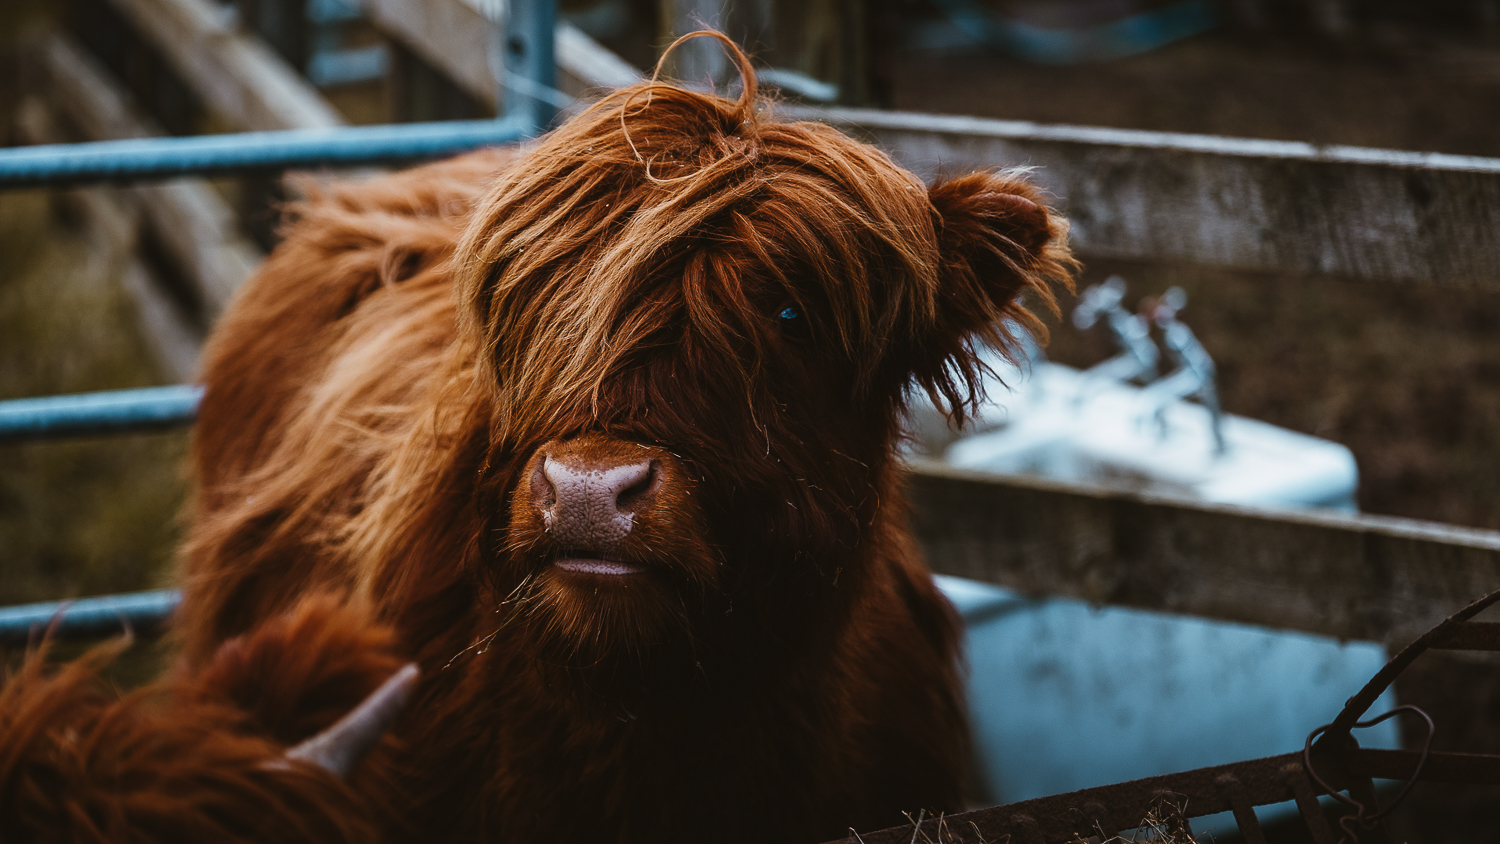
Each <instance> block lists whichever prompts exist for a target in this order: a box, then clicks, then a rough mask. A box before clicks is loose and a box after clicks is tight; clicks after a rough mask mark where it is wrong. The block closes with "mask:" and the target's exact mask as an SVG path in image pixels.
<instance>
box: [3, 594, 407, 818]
mask: <svg viewBox="0 0 1500 844" xmlns="http://www.w3.org/2000/svg"><path fill="white" fill-rule="evenodd" d="M49 644H50V643H48V642H45V641H44V642H43V644H42V645H41V646H40V647H38V648H36V649H35V650H33V651H32V652H30V653H28V654H27V656H26V658H25V661H24V662H23V663H22V664H21V666H20V667H19V669H18V670H16V671H15V672H13V673H12V674H11V675H10V676H9V677H8V678H7V680H6V682H5V685H4V687H3V689H0V838H3V839H4V840H6V841H33V840H35V841H55V842H67V843H68V844H86V843H87V844H94V843H95V842H98V844H104V842H109V843H110V844H120V842H126V843H127V844H133V842H143V843H144V842H182V843H183V844H188V842H207V841H212V842H220V843H221V844H233V842H267V841H278V842H307V844H313V843H314V842H317V844H332V843H333V842H378V841H380V840H382V834H383V833H382V830H383V829H385V828H387V827H386V824H387V823H388V822H387V821H386V820H384V819H382V813H381V812H379V811H376V807H372V806H370V805H367V801H366V800H364V799H363V798H362V797H361V796H360V794H359V793H358V792H357V791H356V790H355V789H354V788H352V787H351V786H350V785H348V784H346V783H344V782H343V781H342V780H340V779H338V778H337V777H335V776H333V775H332V774H330V773H328V772H327V771H324V770H323V769H321V768H318V767H316V766H313V765H310V764H307V763H304V762H299V761H291V760H288V759H286V758H285V757H284V756H283V754H284V753H285V751H286V750H287V747H288V745H289V744H291V743H292V742H294V741H297V740H300V739H302V738H306V737H307V735H310V734H312V733H314V732H316V731H317V730H320V729H322V728H324V727H326V726H327V725H328V724H329V723H332V721H334V720H337V718H338V717H341V716H342V715H343V714H344V712H345V711H347V710H348V709H349V708H350V707H352V706H353V705H354V704H357V703H358V702H359V700H360V698H361V697H362V696H363V695H364V694H367V693H368V692H369V691H370V690H372V689H373V688H374V686H375V685H377V684H379V683H380V682H381V681H382V680H384V679H385V677H386V676H388V675H389V674H390V673H391V671H392V670H394V668H395V667H396V666H399V665H400V664H401V661H400V659H399V658H397V657H396V656H395V655H394V653H393V646H392V640H391V636H390V632H389V631H388V630H386V629H384V628H381V627H378V626H375V625H372V624H371V622H370V621H369V620H368V619H367V618H365V617H364V615H363V614H362V613H361V612H360V611H358V610H356V609H353V608H349V607H343V606H340V605H339V604H338V603H337V602H336V601H335V600H333V599H326V598H312V599H309V600H306V601H304V602H303V603H302V604H301V605H299V606H298V608H297V609H296V610H294V611H293V612H292V613H290V614H289V615H287V616H285V617H282V618H280V619H276V620H274V621H272V622H269V623H267V624H266V625H264V626H263V627H261V628H260V629H258V630H257V631H256V632H255V633H253V634H250V635H248V636H245V637H241V638H238V639H235V640H232V641H230V642H228V643H226V644H225V645H224V647H223V648H222V649H221V650H220V653H219V655H218V657H217V658H216V659H215V661H214V663H213V664H211V665H210V666H208V667H207V668H206V669H205V670H203V671H201V672H194V673H192V674H191V675H189V674H180V675H177V676H174V677H171V678H169V679H166V680H162V681H159V682H157V683H155V684H152V685H150V686H147V687H145V688H142V689H138V690H135V691H132V692H130V693H127V694H124V695H121V694H120V693H118V692H116V691H114V690H112V689H110V688H109V687H108V685H107V684H106V683H105V682H104V681H103V680H102V679H101V676H100V672H101V670H102V669H103V668H104V667H106V666H107V665H108V664H109V663H110V662H111V661H112V660H114V659H115V658H116V657H117V656H118V655H119V654H120V653H121V652H123V651H124V649H125V648H126V647H127V646H128V644H129V642H128V641H125V640H117V641H114V642H108V643H105V644H103V645H99V646H97V647H95V648H94V649H92V650H90V651H89V652H88V653H87V654H86V655H84V656H83V657H81V658H79V659H76V660H74V661H72V662H70V663H67V664H64V665H62V666H61V667H56V666H53V665H51V664H49V661H48V652H49Z"/></svg>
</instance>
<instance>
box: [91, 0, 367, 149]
mask: <svg viewBox="0 0 1500 844" xmlns="http://www.w3.org/2000/svg"><path fill="white" fill-rule="evenodd" d="M110 2H112V3H113V4H114V5H115V6H116V7H117V8H118V9H119V10H120V11H121V12H122V13H123V14H124V15H125V16H126V17H128V18H129V19H130V21H131V22H132V23H134V24H135V26H136V27H137V28H138V29H139V30H140V31H141V33H142V35H143V36H144V37H146V38H147V39H149V40H150V41H151V44H152V46H154V47H155V48H156V49H157V50H159V51H160V52H161V54H162V55H163V56H164V57H166V59H167V61H168V62H170V63H171V65H172V67H173V68H174V69H175V70H176V71H177V73H178V74H179V75H180V76H181V77H182V79H183V81H184V82H186V83H187V84H188V85H190V86H192V87H193V90H194V91H196V92H197V93H198V95H199V96H200V97H202V98H203V101H204V103H205V104H206V105H207V106H208V108H209V109H210V110H211V111H213V112H214V113H215V114H216V115H217V116H218V117H219V118H220V119H222V120H223V121H224V122H225V123H227V124H228V125H229V126H230V127H232V128H234V129H235V130H238V131H246V130H272V129H320V128H330V127H334V126H341V125H343V124H344V120H343V118H342V117H340V116H339V113H338V112H337V111H336V110H335V109H334V108H333V106H332V105H331V104H329V102H328V101H327V100H326V99H324V98H323V95H321V94H319V93H318V92H317V90H316V89H315V88H313V87H312V85H311V84H309V83H308V82H307V81H306V80H304V79H303V78H302V77H301V76H299V75H298V74H297V72H296V71H295V70H293V69H292V67H291V66H290V65H288V64H287V63H286V62H285V61H283V60H282V59H281V57H280V56H277V55H276V54H275V53H274V52H273V51H272V50H271V48H270V47H268V46H266V45H265V44H264V43H262V42H261V41H260V40H259V39H258V38H255V37H253V36H251V35H247V34H245V33H243V32H241V31H239V29H238V28H237V27H236V24H235V20H234V17H233V14H232V7H228V6H218V5H216V4H213V3H210V2H208V0H110Z"/></svg>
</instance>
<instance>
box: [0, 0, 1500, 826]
mask: <svg viewBox="0 0 1500 844" xmlns="http://www.w3.org/2000/svg"><path fill="white" fill-rule="evenodd" d="M455 2H458V3H459V4H460V6H462V7H463V8H467V9H468V10H469V12H467V13H466V14H468V13H475V14H479V15H481V16H482V15H485V14H489V13H492V12H493V9H492V8H491V7H492V6H494V4H493V3H489V2H488V0H455ZM447 5H452V4H451V3H450V4H447ZM428 6H438V7H442V8H447V6H445V5H444V4H436V3H435V0H423V1H422V2H415V0H412V2H404V0H238V2H230V3H225V2H220V0H191V2H189V1H188V0H66V2H63V1H62V0H7V1H6V2H5V3H3V4H0V143H4V144H5V145H20V144H30V143H44V142H57V141H72V140H91V139H101V138H107V137H126V136H131V135H140V134H171V135H181V134H198V133H209V132H224V131H244V130H250V129H279V128H298V127H314V126H335V125H340V124H371V123H386V122H406V121H419V120H442V119H462V118H470V117H482V116H487V115H493V114H494V113H495V110H496V105H495V102H496V96H495V92H494V89H493V85H494V83H493V79H492V77H491V76H490V75H489V74H488V69H487V68H486V67H484V66H483V62H482V61H481V62H480V66H479V67H478V68H477V69H475V68H474V67H469V68H467V69H465V68H464V67H460V66H458V65H457V64H455V63H454V62H453V61H447V60H445V57H444V56H443V55H442V51H441V50H438V51H434V50H433V49H432V44H434V43H438V44H441V43H443V41H442V39H443V38H452V39H462V38H464V37H472V36H473V33H472V32H468V33H467V34H466V32H465V30H466V27H465V25H464V20H466V19H463V18H462V16H458V17H451V18H448V19H440V18H441V15H439V16H438V17H437V18H433V17H428V18H422V19H420V20H419V19H418V18H421V15H419V14H418V12H419V11H421V10H424V9H426V7H428ZM428 11H430V10H428ZM460 11H462V9H460ZM454 14H456V13H454ZM560 15H561V18H562V20H564V21H565V22H566V23H567V24H568V26H569V27H571V31H576V32H579V33H582V34H584V35H586V36H587V37H589V38H590V39H592V40H593V42H595V43H597V44H598V45H602V46H603V47H604V48H607V50H608V51H609V52H610V53H612V54H613V57H615V58H614V61H615V62H618V63H619V64H608V63H607V62H606V64H607V65H608V66H606V67H604V68H603V69H602V70H598V71H597V73H595V75H594V76H593V77H592V78H595V79H598V78H601V76H602V77H606V78H622V79H628V77H629V74H630V73H631V71H632V69H633V71H634V72H637V73H649V71H650V70H651V68H652V67H653V66H654V65H655V63H656V61H657V60H658V58H659V56H660V54H661V51H662V50H663V48H664V47H665V45H666V44H668V43H670V41H671V39H672V37H673V35H674V34H677V33H681V32H684V31H687V30H690V29H693V28H696V25H697V24H699V23H701V24H707V25H713V26H717V27H719V28H721V29H723V30H724V31H726V32H728V33H729V34H730V35H731V36H732V37H734V38H735V39H736V40H738V41H739V42H740V43H742V44H743V45H745V46H746V48H747V49H748V50H749V51H751V53H752V54H753V56H754V59H755V62H756V64H757V66H758V67H760V68H762V69H763V73H762V76H761V78H762V80H763V82H766V83H769V85H770V86H771V87H773V88H775V89H777V90H778V94H777V95H778V96H779V97H781V98H783V99H785V100H787V101H788V102H790V103H795V104H803V105H820V106H845V107H857V108H870V109H883V110H899V111H910V112H928V113H941V114H951V115H968V116H976V117H989V118H1001V119H1006V120H1017V121H1036V122H1039V123H1046V124H1072V125H1079V126H1094V127H1109V128H1118V129H1136V130H1150V131H1160V132H1174V133H1201V134H1208V135H1221V136H1229V137H1235V138H1252V139H1269V140H1287V141H1303V142H1308V143H1312V144H1316V145H1350V146H1357V147H1374V148H1382V149H1391V150H1408V151H1420V152H1437V153H1449V154H1454V155H1462V156H1480V157H1492V158H1500V0H1431V2H1426V3H1420V4H1416V3H1405V2H1398V0H1176V2H1150V0H1034V1H1033V2H1022V1H1021V0H1012V2H1004V0H870V2H858V0H797V2H790V0H742V2H736V3H721V2H709V0H598V1H597V2H588V0H563V2H561V4H560ZM414 16H415V17H414ZM434 21H436V22H434ZM424 27H425V29H424ZM443 27H447V29H443ZM434 28H436V29H434ZM467 29H472V27H467ZM438 30H441V31H438ZM560 37H561V36H560ZM205 44H218V45H220V46H219V47H217V48H214V50H216V52H213V51H210V50H209V48H208V47H204V46H203V45H205ZM225 45H227V46H225ZM210 52H211V53H212V55H210ZM195 62H196V63H195ZM471 65H472V62H471ZM185 69H193V70H192V72H185ZM667 70H668V72H669V73H671V74H672V75H675V76H677V77H679V78H682V79H685V80H687V81H689V82H692V83H698V84H715V85H717V86H719V87H721V88H722V87H724V86H726V85H728V84H730V83H731V80H730V78H729V77H730V69H729V68H728V67H727V65H726V64H725V62H724V59H723V57H722V55H721V54H720V53H719V52H718V51H717V48H712V47H711V45H707V44H703V43H698V44H691V45H688V48H685V49H683V50H681V51H679V52H678V53H675V54H674V55H673V56H672V57H671V63H670V65H669V66H668V68H667ZM245 74H248V75H249V76H250V77H254V78H255V79H259V80H260V81H259V82H258V83H256V85H259V86H260V87H258V88H257V87H256V86H255V85H252V86H250V88H248V89H246V90H240V89H238V88H233V86H234V85H242V84H244V82H243V78H242V77H243V76H244V75H245ZM610 74H614V76H613V77H610ZM565 76H566V74H565ZM584 76H585V77H587V74H584ZM226 86H229V87H228V88H226ZM561 87H562V88H563V89H564V90H565V91H567V92H568V93H569V94H570V95H576V94H578V93H580V91H579V90H578V89H577V85H574V87H573V88H571V89H570V88H569V86H568V84H566V80H565V84H563V85H562V86H561ZM585 87H586V86H585ZM266 91H271V93H265V92H266ZM559 104H563V103H561V102H560V103H559ZM288 195H289V194H288V188H287V187H286V186H285V185H283V184H282V183H281V182H280V181H279V180H275V179H268V178H220V179H209V180H201V179H200V180H179V181H177V182H172V183H166V184H163V185H155V186H150V185H148V186H139V187H130V188H84V189H74V190H28V191H9V192H0V399H8V398H18V397H26V396H38V395H49V394H55V393H68V392H83V391H91V390H105V389H115V388H125V387H136V386H147V385H155V384H170V383H179V382H183V381H188V380H191V378H192V373H193V365H194V360H195V356H196V352H197V348H198V346H199V344H201V341H202V337H203V336H204V334H205V333H206V332H207V331H208V330H209V328H210V327H211V325H212V321H213V319H214V317H215V315H216V314H217V313H218V311H219V310H220V309H221V308H222V307H223V305H224V303H225V302H226V301H227V299H228V296H229V293H230V292H231V291H232V290H233V287H234V286H235V285H236V284H237V283H238V282H239V281H240V280H242V279H243V277H244V276H245V275H246V274H247V273H248V272H249V271H250V270H251V268H253V266H254V264H255V262H256V261H257V260H259V258H260V256H262V255H264V253H265V252H266V251H267V250H269V249H271V248H274V245H275V242H276V219H277V211H276V209H277V207H278V203H280V202H282V201H284V200H285V199H286V198H287V196H288ZM174 214H175V215H177V216H176V217H174V216H173V215H174ZM189 229H191V230H193V232H195V233H196V234H194V235H193V236H194V237H196V238H197V240H193V242H190V243H185V240H192V238H189V237H187V236H186V235H185V232H187V231H188V230H189ZM205 230H207V234H206V235H205V234H204V231H205ZM205 238H206V240H205ZM205 242H206V243H209V246H207V247H205V246H204V243H205ZM1080 257H1081V258H1082V259H1083V261H1084V266H1085V269H1084V271H1083V274H1082V277H1081V278H1080V280H1079V289H1080V290H1082V289H1084V288H1086V287H1088V286H1091V285H1096V284H1099V283H1100V282H1102V281H1104V280H1105V279H1107V278H1109V277H1111V276H1114V275H1119V276H1121V277H1123V278H1125V279H1127V280H1128V281H1129V288H1128V292H1127V293H1126V298H1125V301H1124V302H1123V305H1124V307H1126V308H1127V309H1128V310H1130V311H1135V310H1137V309H1138V308H1139V306H1140V300H1141V299H1142V298H1143V297H1146V296H1148V295H1149V296H1153V297H1154V296H1157V295H1159V294H1161V293H1162V292H1163V291H1165V290H1167V289H1168V288H1171V287H1179V288H1181V289H1182V290H1183V291H1185V293H1186V301H1187V305H1186V307H1185V308H1184V309H1183V310H1182V312H1181V319H1182V320H1183V321H1184V322H1185V323H1187V324H1190V325H1191V326H1192V329H1193V331H1194V332H1195V334H1196V337H1197V339H1198V340H1199V341H1200V342H1201V343H1202V345H1203V347H1204V348H1205V349H1206V350H1207V352H1208V353H1209V354H1210V355H1211V356H1212V358H1213V360H1214V362H1215V363H1216V365H1217V388H1218V397H1219V400H1220V402H1221V403H1222V405H1223V409H1224V410H1225V412H1227V413H1229V414H1233V415H1237V416H1241V417H1247V418H1250V419H1256V420H1261V421H1264V422H1267V423H1271V424H1273V425H1275V426H1279V427H1282V428H1285V429H1288V430H1290V431H1294V432H1300V433H1304V434H1308V435H1312V436H1315V437H1318V438H1321V439H1324V440H1329V441H1332V442H1334V443H1338V444H1341V445H1342V446H1344V447H1347V449H1348V450H1349V451H1350V452H1352V454H1353V456H1354V459H1355V462H1356V463H1357V466H1358V486H1357V489H1356V490H1355V493H1354V495H1355V503H1356V504H1357V507H1358V508H1359V509H1360V510H1361V511H1364V512H1368V513H1374V514H1382V515H1390V516H1401V517H1409V518H1413V519H1422V520H1430V521H1435V522H1443V523H1448V524H1453V525H1462V526H1469V527H1476V528H1487V529H1491V530H1500V285H1497V284H1495V283H1493V282H1494V281H1496V280H1500V268H1497V269H1496V273H1495V274H1494V276H1492V277H1491V282H1492V283H1490V284H1488V285H1483V284H1478V285H1462V284H1447V283H1445V280H1444V279H1430V280H1427V282H1426V283H1398V282H1389V283H1385V282H1376V281H1370V280H1367V279H1353V278H1343V277H1338V276H1330V275H1322V274H1320V275H1297V274H1287V273H1270V272H1263V271H1241V270H1235V269H1228V268H1224V267H1209V266H1202V265H1194V264H1190V263H1184V262H1161V261H1142V260H1122V259H1111V258H1106V257H1101V256H1096V255H1089V254H1086V253H1085V254H1083V255H1081V256H1080ZM1074 304H1075V302H1074V301H1072V300H1071V299H1069V300H1067V301H1064V303H1063V314H1062V318H1049V322H1050V324H1051V328H1052V331H1051V342H1050V344H1049V345H1048V346H1047V347H1046V355H1047V357H1048V358H1049V359H1050V360H1052V361H1054V362H1058V363H1062V364H1068V365H1071V366H1074V367H1078V368H1086V367H1088V366H1091V365H1093V364H1096V363H1098V362H1100V361H1103V360H1105V359H1106V358H1109V357H1110V356H1111V355H1113V354H1115V353H1116V351H1117V350H1116V349H1115V347H1114V346H1113V345H1112V344H1111V341H1110V339H1109V337H1108V336H1107V335H1106V334H1105V333H1104V332H1102V331H1097V330H1095V331H1084V330H1080V329H1078V328H1076V327H1075V326H1074V325H1072V324H1070V323H1069V321H1068V320H1067V319H1066V316H1067V314H1068V313H1069V312H1070V311H1071V310H1072V309H1073V307H1074ZM997 398H1001V399H1002V401H1003V397H997ZM187 436H188V435H187V434H186V433H163V434H153V435H148V436H135V437H122V438H113V439H108V440H99V441H89V440H82V441H59V442H32V443H24V444H0V605H3V604H12V603H21V602H27V601H40V600H51V599H57V598H62V597H68V596H76V595H90V594H100V593H107V592H119V591H127V590H132V589H143V588H149V587H155V586H161V585H165V584H167V583H168V582H169V581H170V572H171V568H170V565H171V556H172V553H173V548H174V545H175V542H176V540H177V537H178V523H177V515H176V514H177V509H178V508H179V506H180V504H181V502H182V500H183V497H184V481H183V477H182V471H181V462H182V458H183V456H184V454H185V451H186V443H187ZM1445 659H1447V660H1448V662H1446V663H1444V662H1442V661H1441V660H1438V661H1437V662H1438V663H1440V665H1439V668H1433V669H1431V673H1430V674H1428V675H1423V677H1422V678H1419V680H1418V681H1411V691H1410V694H1409V695H1403V697H1404V699H1412V700H1417V699H1421V701H1422V702H1423V705H1424V706H1427V707H1429V711H1433V710H1444V709H1446V710H1447V711H1449V712H1450V714H1447V715H1444V716H1442V717H1440V718H1439V720H1440V723H1450V724H1461V725H1467V726H1465V727H1463V728H1462V730H1463V735H1461V736H1460V735H1453V734H1450V735H1449V736H1447V737H1446V738H1450V739H1451V740H1452V741H1453V742H1454V743H1455V745H1456V746H1458V745H1462V746H1463V747H1465V748H1466V749H1489V750H1491V751H1494V750H1500V719H1497V717H1496V715H1497V714H1500V671H1497V670H1496V669H1495V667H1494V666H1493V665H1491V664H1490V663H1488V662H1485V661H1483V660H1478V661H1475V660H1468V661H1464V660H1459V659H1458V658H1456V657H1452V658H1445ZM1439 669H1440V670H1439ZM1435 714H1436V712H1435ZM1423 799H1425V800H1426V801H1427V802H1425V803H1422V804H1421V806H1422V807H1426V808H1420V807H1419V814H1417V815H1413V816H1412V818H1413V819H1410V820H1408V821H1407V822H1408V823H1411V824H1414V825H1416V826H1414V827H1413V828H1417V827H1420V826H1422V825H1424V824H1435V823H1437V821H1436V820H1434V819H1435V818H1438V817H1445V818H1449V819H1453V818H1460V819H1462V818H1465V817H1469V815H1465V814H1464V813H1465V812H1467V811H1469V809H1466V808H1464V807H1463V806H1458V807H1455V806H1450V805H1448V804H1445V803H1443V800H1444V799H1445V798H1444V797H1443V795H1441V794H1437V793H1433V794H1429V795H1427V796H1426V797H1425V798H1423ZM1420 812H1426V813H1427V814H1420ZM1473 817H1474V818H1478V817H1479V816H1478V815H1474V816H1473ZM1454 822H1459V821H1454ZM1463 822H1467V821H1463ZM1474 823H1475V824H1481V821H1480V820H1474ZM1456 829H1469V827H1462V826H1460V827H1458V828H1456ZM1473 829H1476V830H1477V829H1487V830H1488V831H1487V832H1483V833H1478V834H1482V835H1488V836H1491V837H1493V824H1491V825H1490V826H1489V827H1483V826H1475V827H1473ZM1455 834H1456V833H1455ZM1413 840H1418V839H1417V838H1413ZM1422 840H1456V839H1450V838H1442V837H1433V838H1427V839H1422ZM1474 840H1479V839H1474Z"/></svg>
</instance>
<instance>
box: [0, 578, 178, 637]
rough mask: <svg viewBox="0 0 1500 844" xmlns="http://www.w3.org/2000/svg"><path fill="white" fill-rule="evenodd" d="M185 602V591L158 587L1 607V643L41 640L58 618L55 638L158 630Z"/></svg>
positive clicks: (101, 635)
mask: <svg viewBox="0 0 1500 844" xmlns="http://www.w3.org/2000/svg"><path fill="white" fill-rule="evenodd" d="M180 603H182V591H181V590H178V589H156V590H152V591H150V592H126V593H124V594H121V595H100V596H98V597H95V598H78V599H76V600H73V601H45V602H43V603H39V604H21V605H19V606H14V607H0V645H18V644H26V643H27V642H29V641H34V640H35V639H39V638H40V637H41V635H42V634H43V633H44V632H46V630H47V626H48V625H50V624H52V623H53V620H54V619H56V622H57V625H56V627H54V628H53V630H52V637H53V638H54V639H97V638H103V637H105V636H112V635H115V634H117V633H122V632H124V631H125V630H126V629H127V628H128V629H130V630H132V631H134V632H137V633H142V632H151V631H155V630H158V629H160V628H161V627H162V625H164V624H165V623H166V621H167V619H168V617H170V616H171V615H172V611H173V610H175V609H177V605H178V604H180Z"/></svg>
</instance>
